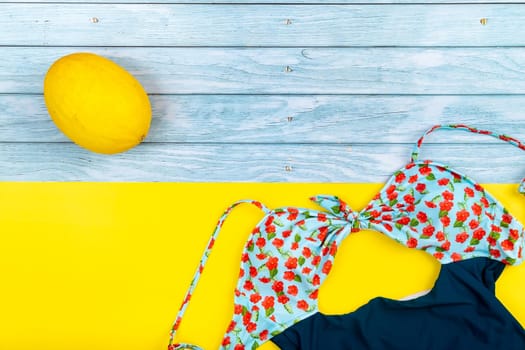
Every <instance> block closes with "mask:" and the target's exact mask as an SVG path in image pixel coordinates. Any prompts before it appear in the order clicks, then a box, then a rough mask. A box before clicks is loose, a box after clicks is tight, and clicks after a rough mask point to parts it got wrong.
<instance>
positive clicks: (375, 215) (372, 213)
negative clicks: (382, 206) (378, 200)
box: [370, 210, 381, 218]
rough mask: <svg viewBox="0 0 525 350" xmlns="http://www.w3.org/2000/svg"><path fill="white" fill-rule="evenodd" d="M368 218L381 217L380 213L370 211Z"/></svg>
mask: <svg viewBox="0 0 525 350" xmlns="http://www.w3.org/2000/svg"><path fill="white" fill-rule="evenodd" d="M370 216H371V217H373V218H378V217H380V216H381V212H380V211H377V210H372V211H371V212H370Z"/></svg>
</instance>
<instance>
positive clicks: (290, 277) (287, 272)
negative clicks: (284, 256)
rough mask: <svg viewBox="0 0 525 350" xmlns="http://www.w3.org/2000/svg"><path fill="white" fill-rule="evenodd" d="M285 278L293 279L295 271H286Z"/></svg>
mask: <svg viewBox="0 0 525 350" xmlns="http://www.w3.org/2000/svg"><path fill="white" fill-rule="evenodd" d="M283 278H284V279H285V280H287V281H293V279H294V278H295V273H294V272H293V271H285V272H284V276H283Z"/></svg>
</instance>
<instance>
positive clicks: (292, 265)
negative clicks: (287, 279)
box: [284, 257, 297, 269]
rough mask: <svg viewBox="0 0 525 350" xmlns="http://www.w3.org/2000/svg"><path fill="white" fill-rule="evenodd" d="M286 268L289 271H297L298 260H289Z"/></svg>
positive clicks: (292, 258)
mask: <svg viewBox="0 0 525 350" xmlns="http://www.w3.org/2000/svg"><path fill="white" fill-rule="evenodd" d="M284 266H286V268H287V269H295V268H296V267H297V258H294V257H290V258H288V260H286V262H285V263H284Z"/></svg>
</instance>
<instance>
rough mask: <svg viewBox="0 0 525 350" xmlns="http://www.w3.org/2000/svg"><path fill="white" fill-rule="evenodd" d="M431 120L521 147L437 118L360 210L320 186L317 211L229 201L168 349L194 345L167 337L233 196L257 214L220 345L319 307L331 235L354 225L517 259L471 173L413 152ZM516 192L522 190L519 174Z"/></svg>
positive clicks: (439, 249)
mask: <svg viewBox="0 0 525 350" xmlns="http://www.w3.org/2000/svg"><path fill="white" fill-rule="evenodd" d="M437 129H456V130H464V131H470V132H473V133H478V134H484V135H490V136H492V137H495V138H499V139H500V140H503V141H506V142H508V143H510V144H512V145H515V146H517V147H519V148H520V149H522V150H525V145H524V144H522V143H521V142H520V141H518V140H516V139H514V138H511V137H508V136H505V135H496V134H493V133H491V132H489V131H485V130H479V129H476V128H472V127H468V126H465V125H436V126H434V127H433V128H431V129H430V130H428V131H427V132H426V133H425V134H424V135H423V136H422V137H421V138H420V139H419V140H418V142H417V144H416V145H415V148H414V150H413V152H412V156H411V161H410V162H409V163H408V164H407V165H406V166H404V167H403V168H402V169H400V170H398V171H396V172H395V173H394V174H393V176H392V177H391V178H390V180H389V181H388V182H387V183H386V184H385V185H384V187H383V188H382V189H381V191H379V193H378V194H377V195H376V196H375V197H374V198H373V199H372V201H371V202H370V204H368V205H367V206H366V207H365V208H364V209H363V210H361V211H359V212H355V211H353V210H352V209H351V208H349V207H348V205H347V204H346V203H345V202H343V201H342V200H340V199H339V198H337V197H336V196H327V195H319V196H315V197H313V198H312V200H313V201H314V202H316V203H317V204H318V205H320V206H321V207H322V208H324V209H325V211H317V210H312V209H303V208H295V207H285V208H278V209H274V210H270V209H268V208H267V207H265V206H264V205H262V204H261V203H259V202H257V201H250V200H243V201H239V202H236V203H234V204H233V205H232V206H231V207H230V208H228V209H227V210H226V211H225V213H224V214H223V216H222V217H221V219H220V220H219V222H218V225H217V228H216V229H215V231H214V233H213V235H212V237H211V239H210V241H209V243H208V246H207V248H206V251H205V252H204V255H203V257H202V260H201V263H200V265H199V267H198V268H197V271H196V273H195V276H194V278H193V281H192V282H191V285H190V288H189V290H188V292H187V294H186V296H185V298H184V302H183V303H182V306H181V308H180V310H179V313H178V315H177V318H176V321H175V324H174V325H173V328H172V330H171V337H170V342H169V347H168V349H169V350H175V349H195V350H199V349H201V348H200V347H198V346H196V345H190V344H178V343H174V337H175V334H176V332H177V329H178V327H179V325H180V322H181V319H182V316H183V314H184V311H185V310H186V307H187V303H188V301H189V300H190V297H191V294H192V293H193V290H194V289H195V287H196V284H197V281H198V279H199V277H200V274H201V273H202V270H203V267H204V264H205V263H206V260H207V258H208V256H209V254H210V251H211V249H212V247H213V244H214V242H215V239H216V238H217V235H218V233H219V230H220V227H221V226H222V223H223V221H224V220H225V218H226V216H227V215H228V213H229V212H230V210H231V209H232V208H233V207H235V206H236V205H238V204H240V203H246V202H248V203H252V204H254V205H255V206H257V207H259V208H261V209H262V210H263V211H264V213H265V216H264V217H263V219H262V220H261V221H260V222H259V224H257V226H256V227H255V228H254V229H253V231H252V233H251V235H250V236H249V238H248V241H247V243H246V245H245V247H244V250H243V252H242V257H241V270H240V277H239V280H238V283H237V286H236V288H235V296H234V314H233V318H232V321H231V322H230V324H229V326H228V327H227V330H226V333H225V335H224V338H223V340H222V345H221V347H220V349H234V350H242V349H255V348H257V347H258V346H259V345H261V344H262V343H265V342H266V341H267V340H269V339H271V338H272V337H274V336H276V335H277V334H280V333H282V332H283V331H284V330H285V329H287V328H289V327H290V326H292V325H293V324H295V323H297V322H299V321H300V320H303V319H305V318H306V317H308V316H310V315H312V314H314V313H315V312H317V311H318V308H317V295H318V291H319V287H320V285H321V284H322V283H323V281H324V280H325V278H326V276H327V275H328V273H329V272H330V269H331V268H332V264H333V260H334V257H335V254H336V252H337V248H338V246H339V244H340V243H341V241H342V240H343V239H345V238H346V237H347V236H348V235H349V234H350V233H352V232H356V231H359V230H361V229H370V230H375V231H379V232H381V233H383V234H385V235H387V236H389V237H391V238H393V239H394V240H396V241H397V242H399V243H401V244H403V245H405V246H407V247H409V248H416V249H421V250H423V251H426V252H427V253H429V254H432V255H433V256H434V257H435V258H436V259H437V260H439V261H440V262H441V263H443V264H444V263H450V262H455V261H460V260H464V259H470V258H474V257H486V258H492V259H494V260H498V261H501V262H503V263H505V264H508V265H515V264H518V263H520V262H521V260H522V258H523V254H522V250H523V246H524V233H525V229H524V227H523V225H522V224H521V223H520V222H518V221H517V220H516V219H515V218H514V217H513V216H512V215H511V214H509V212H508V211H507V210H506V209H505V208H504V207H503V206H502V204H501V203H499V202H498V201H497V200H495V199H494V198H493V197H492V196H491V195H490V194H489V193H487V192H486V191H485V190H484V189H483V188H482V187H481V186H480V185H479V184H478V183H476V182H474V181H473V180H471V179H470V178H468V177H466V176H464V175H462V174H460V173H458V172H456V171H454V170H453V169H451V168H449V167H448V166H446V165H443V164H439V163H435V162H432V161H428V160H426V161H420V160H418V155H419V150H420V147H421V144H422V142H423V138H424V136H425V135H427V134H429V133H431V132H433V131H435V130H437ZM519 191H520V193H522V194H525V179H524V180H523V181H522V183H521V186H520V188H519Z"/></svg>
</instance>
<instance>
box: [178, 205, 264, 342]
mask: <svg viewBox="0 0 525 350" xmlns="http://www.w3.org/2000/svg"><path fill="white" fill-rule="evenodd" d="M242 203H250V204H252V205H255V206H256V207H258V208H259V209H261V210H262V211H264V212H265V213H266V214H268V213H269V212H270V209H268V208H267V207H266V206H264V205H263V204H261V203H260V202H258V201H254V200H249V199H245V200H240V201H237V202H235V203H233V204H232V205H231V206H230V207H229V208H228V209H226V210H225V211H224V213H223V214H222V216H221V217H220V218H219V221H218V222H217V225H216V227H215V230H214V231H213V233H212V235H211V237H210V240H209V241H208V244H207V245H206V249H205V250H204V253H203V254H202V257H201V261H200V263H199V266H198V267H197V270H196V271H195V274H194V276H193V279H192V281H191V283H190V286H189V288H188V291H187V292H186V295H185V296H184V299H183V302H182V305H181V306H180V309H179V312H178V313H177V318H176V319H175V322H174V324H173V326H172V327H171V331H170V341H169V346H168V349H170V350H171V349H175V348H179V346H180V345H181V344H173V339H174V338H175V334H176V333H177V329H178V328H179V326H180V322H181V320H182V316H183V315H184V312H185V311H186V308H187V307H188V303H189V301H190V298H191V295H192V294H193V291H194V290H195V288H196V287H197V283H198V282H199V278H200V277H201V275H202V271H203V270H204V266H205V265H206V262H207V261H208V257H209V256H210V253H211V250H212V248H213V245H214V243H215V240H216V239H217V236H218V235H219V232H220V230H221V228H222V224H223V223H224V221H225V220H226V218H227V216H228V214H229V213H230V212H231V210H232V209H233V208H235V207H236V206H238V205H239V204H242ZM185 348H188V346H187V345H185ZM195 348H197V347H195Z"/></svg>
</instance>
